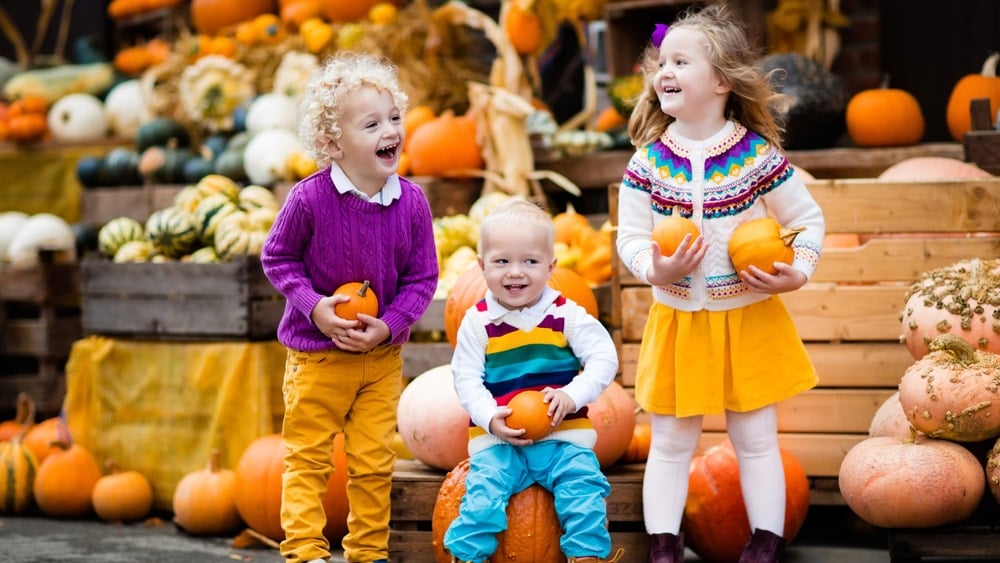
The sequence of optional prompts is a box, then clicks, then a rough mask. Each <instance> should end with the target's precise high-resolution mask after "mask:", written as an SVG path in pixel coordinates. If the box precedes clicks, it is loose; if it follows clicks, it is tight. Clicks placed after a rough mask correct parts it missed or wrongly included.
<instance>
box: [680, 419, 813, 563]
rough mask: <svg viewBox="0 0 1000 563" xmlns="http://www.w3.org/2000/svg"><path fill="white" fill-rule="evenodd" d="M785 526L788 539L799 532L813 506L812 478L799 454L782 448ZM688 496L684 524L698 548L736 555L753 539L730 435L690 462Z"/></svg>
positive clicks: (719, 556)
mask: <svg viewBox="0 0 1000 563" xmlns="http://www.w3.org/2000/svg"><path fill="white" fill-rule="evenodd" d="M781 461H782V464H783V465H784V470H785V529H784V533H783V534H782V535H783V537H784V538H785V539H786V540H787V541H792V540H793V539H795V536H796V535H798V533H799V530H800V529H801V528H802V524H804V523H805V519H806V513H807V512H808V510H809V479H808V478H807V477H806V474H805V470H803V469H802V465H801V464H800V463H799V462H798V460H797V459H796V458H795V457H794V456H793V455H792V454H791V453H789V452H788V451H786V450H785V449H784V448H782V450H781ZM689 477H690V480H689V485H688V500H687V504H686V505H685V506H684V519H683V523H682V526H681V529H682V531H683V532H684V538H685V541H686V542H687V545H688V547H690V548H691V549H692V550H693V551H694V552H695V553H697V554H698V555H699V556H700V557H701V558H702V559H705V560H709V561H736V560H737V559H739V557H740V553H741V552H742V551H743V546H744V545H746V543H747V542H748V541H749V540H750V532H751V530H750V522H749V520H748V519H747V513H746V506H745V505H744V503H743V491H742V489H741V487H740V477H739V462H738V461H737V459H736V450H735V449H733V444H732V442H730V441H729V440H728V439H727V440H724V441H723V442H721V443H719V444H718V445H715V446H712V447H710V448H708V449H707V450H705V452H704V453H702V454H701V455H698V456H696V457H695V458H694V459H693V460H692V462H691V471H690V476H689Z"/></svg>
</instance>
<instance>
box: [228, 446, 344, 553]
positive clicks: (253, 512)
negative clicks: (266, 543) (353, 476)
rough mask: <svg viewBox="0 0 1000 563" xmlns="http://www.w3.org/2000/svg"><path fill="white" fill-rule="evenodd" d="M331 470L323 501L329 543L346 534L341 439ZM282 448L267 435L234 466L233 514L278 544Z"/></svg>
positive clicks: (333, 455) (280, 537)
mask: <svg viewBox="0 0 1000 563" xmlns="http://www.w3.org/2000/svg"><path fill="white" fill-rule="evenodd" d="M331 455H332V459H333V465H334V470H333V472H332V473H331V474H330V479H329V481H328V482H327V486H326V494H325V496H324V497H323V509H324V510H325V511H326V527H325V528H323V535H325V536H326V537H327V539H329V540H330V541H331V542H336V541H339V540H340V539H341V538H342V537H344V534H346V533H347V512H348V509H349V506H348V504H347V455H346V454H345V453H344V435H343V434H338V435H337V437H336V439H334V443H333V452H332V454H331ZM284 456H285V445H284V443H283V442H282V441H281V436H280V435H279V434H267V435H264V436H261V437H260V438H257V439H256V440H254V441H253V442H251V443H250V445H249V446H247V449H246V450H245V451H244V452H243V455H242V456H240V461H239V462H238V463H237V465H236V490H235V493H234V498H235V500H236V510H237V511H238V512H239V513H240V517H241V518H243V521H244V522H246V524H247V526H249V527H250V528H252V529H253V530H255V531H257V532H259V533H261V534H263V535H265V536H267V537H269V538H271V539H273V540H276V541H281V540H283V539H284V538H285V531H284V530H282V529H281V476H282V474H283V473H284V472H285V462H284Z"/></svg>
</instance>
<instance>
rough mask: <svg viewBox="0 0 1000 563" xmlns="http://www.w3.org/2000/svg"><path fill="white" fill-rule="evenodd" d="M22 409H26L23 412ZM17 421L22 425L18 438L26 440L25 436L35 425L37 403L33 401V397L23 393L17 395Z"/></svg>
mask: <svg viewBox="0 0 1000 563" xmlns="http://www.w3.org/2000/svg"><path fill="white" fill-rule="evenodd" d="M21 409H24V411H23V412H22V410H21ZM15 420H16V421H17V422H18V423H19V424H20V425H21V431H20V432H18V433H17V438H18V439H19V440H20V439H24V436H25V434H27V433H28V430H31V427H32V426H34V425H35V401H32V400H31V395H29V394H28V393H27V392H25V391H22V392H20V393H18V395H17V415H16V418H15Z"/></svg>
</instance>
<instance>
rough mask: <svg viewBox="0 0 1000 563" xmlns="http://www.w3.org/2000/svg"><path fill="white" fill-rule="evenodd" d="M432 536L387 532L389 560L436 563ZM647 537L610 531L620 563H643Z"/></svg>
mask: <svg viewBox="0 0 1000 563" xmlns="http://www.w3.org/2000/svg"><path fill="white" fill-rule="evenodd" d="M433 541H434V534H433V532H432V531H431V530H398V529H391V530H390V532H389V559H390V560H391V561H393V562H394V563H436V561H437V559H436V558H435V552H434V543H433ZM648 541H649V540H648V537H647V535H646V532H645V531H642V530H637V531H616V530H614V529H613V527H612V529H611V545H613V546H615V547H616V548H618V547H621V548H623V549H624V550H625V554H624V555H623V556H622V558H621V559H620V560H619V561H620V562H621V563H645V562H646V560H647V555H646V554H647V551H648V545H649V544H648Z"/></svg>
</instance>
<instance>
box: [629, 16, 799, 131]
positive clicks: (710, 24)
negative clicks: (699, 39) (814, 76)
mask: <svg viewBox="0 0 1000 563" xmlns="http://www.w3.org/2000/svg"><path fill="white" fill-rule="evenodd" d="M678 27H684V28H687V29H691V30H695V31H699V32H701V33H702V35H704V36H705V50H706V52H707V53H708V58H709V60H710V61H711V62H712V66H713V67H714V68H715V71H716V72H717V73H718V74H719V76H720V77H721V78H722V80H723V81H724V82H725V83H726V84H727V85H729V88H730V91H729V99H728V100H727V102H726V110H725V116H726V118H727V119H732V120H733V121H737V122H739V123H741V124H743V126H745V127H746V128H747V129H750V130H751V131H754V132H756V133H758V134H759V135H761V136H762V137H764V138H765V139H766V140H767V141H768V142H769V143H771V144H772V145H774V146H775V147H778V148H779V149H780V148H781V133H782V130H781V126H780V125H779V124H778V123H777V122H776V121H775V119H774V114H773V113H771V108H772V107H780V105H781V104H784V103H786V101H787V97H786V96H784V95H782V94H779V93H777V92H775V91H774V90H773V89H772V88H771V85H770V83H769V82H768V80H767V75H765V74H764V73H763V72H762V71H761V70H760V69H759V68H757V67H756V66H755V64H754V63H755V62H756V61H757V59H758V58H759V54H758V53H756V52H754V50H753V49H751V48H750V47H749V41H748V38H747V34H746V31H745V29H744V26H743V24H742V22H741V21H740V20H739V19H738V18H737V16H736V14H734V13H733V11H732V9H731V8H729V7H728V6H726V4H725V3H724V2H717V3H714V4H711V5H709V6H707V7H704V8H701V9H699V10H695V9H688V10H686V11H684V12H683V13H681V15H680V16H679V17H678V18H677V20H675V21H674V23H672V24H671V25H670V31H673V30H674V29H676V28H678ZM670 31H668V32H667V33H670ZM659 54H660V53H659V49H658V48H656V47H655V46H653V45H652V44H650V45H649V46H648V47H646V49H645V51H644V52H643V54H642V62H641V66H642V73H643V84H644V86H643V91H642V94H640V95H639V98H638V99H637V100H636V104H635V109H633V110H632V115H631V116H630V118H629V122H628V133H629V137H630V138H631V139H632V144H633V145H635V146H636V147H642V146H645V145H647V144H649V143H652V142H653V141H655V140H656V139H659V138H660V136H661V135H663V132H664V131H666V129H667V126H668V125H670V124H671V123H672V122H673V121H674V118H673V117H671V116H669V115H667V114H665V113H663V111H662V110H661V109H660V101H659V100H658V99H657V97H656V91H655V90H654V89H653V83H652V79H653V75H654V74H655V73H656V70H657V66H658V65H657V59H658V58H659Z"/></svg>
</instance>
